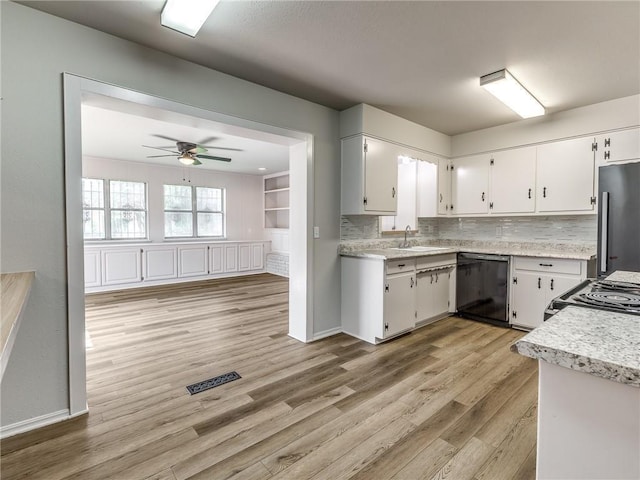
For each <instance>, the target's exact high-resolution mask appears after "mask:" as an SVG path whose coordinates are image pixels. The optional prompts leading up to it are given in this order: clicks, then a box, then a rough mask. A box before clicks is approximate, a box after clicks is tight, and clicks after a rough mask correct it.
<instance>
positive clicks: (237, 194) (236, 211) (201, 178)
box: [82, 157, 266, 242]
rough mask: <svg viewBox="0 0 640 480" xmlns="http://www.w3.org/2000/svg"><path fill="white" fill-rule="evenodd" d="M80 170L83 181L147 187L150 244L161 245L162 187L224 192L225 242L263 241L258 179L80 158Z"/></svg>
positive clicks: (140, 163)
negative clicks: (198, 188) (87, 179)
mask: <svg viewBox="0 0 640 480" xmlns="http://www.w3.org/2000/svg"><path fill="white" fill-rule="evenodd" d="M82 170H83V176H85V177H91V178H107V179H111V180H131V181H138V182H146V183H147V206H148V213H147V216H148V227H149V232H148V233H149V240H151V241H152V242H162V241H164V204H163V185H196V186H198V187H217V188H224V189H225V202H226V203H225V210H226V215H225V217H226V219H225V220H226V238H228V239H229V240H265V239H266V235H265V231H264V222H263V217H262V215H263V209H262V208H263V206H262V203H263V202H262V197H263V188H262V177H261V176H257V175H242V174H237V173H226V172H216V171H214V170H205V169H198V167H184V168H182V167H178V166H176V167H170V166H166V165H151V164H147V163H142V162H127V161H123V160H113V159H106V158H96V157H83V159H82ZM185 178H186V180H184V179H185Z"/></svg>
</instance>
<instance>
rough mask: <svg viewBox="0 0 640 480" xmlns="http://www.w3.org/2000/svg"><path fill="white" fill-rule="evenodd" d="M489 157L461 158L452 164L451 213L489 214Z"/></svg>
mask: <svg viewBox="0 0 640 480" xmlns="http://www.w3.org/2000/svg"><path fill="white" fill-rule="evenodd" d="M490 162H491V158H490V157H489V155H473V156H471V157H464V158H459V159H457V160H455V161H453V163H452V168H453V171H452V177H451V182H452V183H451V191H452V194H451V196H452V200H451V203H452V206H451V212H452V213H453V214H454V215H477V214H483V213H488V212H489V167H490Z"/></svg>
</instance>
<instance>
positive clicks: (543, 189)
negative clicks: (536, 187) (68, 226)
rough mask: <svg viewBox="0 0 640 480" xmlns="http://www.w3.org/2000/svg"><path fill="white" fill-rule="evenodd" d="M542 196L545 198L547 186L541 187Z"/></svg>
mask: <svg viewBox="0 0 640 480" xmlns="http://www.w3.org/2000/svg"><path fill="white" fill-rule="evenodd" d="M542 198H547V187H542Z"/></svg>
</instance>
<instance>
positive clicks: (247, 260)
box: [238, 243, 251, 272]
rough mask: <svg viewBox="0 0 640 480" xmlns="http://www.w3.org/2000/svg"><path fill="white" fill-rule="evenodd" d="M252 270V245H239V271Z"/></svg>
mask: <svg viewBox="0 0 640 480" xmlns="http://www.w3.org/2000/svg"><path fill="white" fill-rule="evenodd" d="M246 270H251V245H250V244H247V243H245V244H241V245H238V271H239V272H243V271H246Z"/></svg>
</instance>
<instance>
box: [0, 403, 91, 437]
mask: <svg viewBox="0 0 640 480" xmlns="http://www.w3.org/2000/svg"><path fill="white" fill-rule="evenodd" d="M88 412H89V410H87V409H85V410H84V411H82V412H78V413H77V414H76V415H73V416H72V415H69V410H59V411H57V412H52V413H47V414H46V415H41V416H39V417H34V418H29V419H27V420H22V421H21V422H16V423H12V424H11V425H5V426H4V427H2V428H0V438H2V439H5V438H8V437H12V436H14V435H18V434H19V433H25V432H29V431H31V430H35V429H36V428H42V427H46V426H48V425H53V424H54V423H59V422H63V421H65V420H69V419H71V418H73V417H77V416H78V415H82V414H85V413H88Z"/></svg>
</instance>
